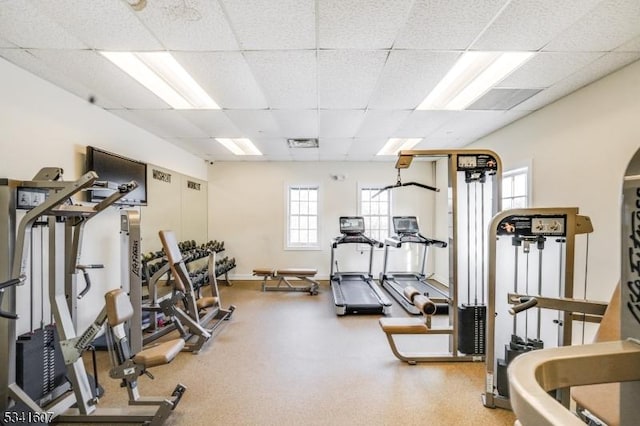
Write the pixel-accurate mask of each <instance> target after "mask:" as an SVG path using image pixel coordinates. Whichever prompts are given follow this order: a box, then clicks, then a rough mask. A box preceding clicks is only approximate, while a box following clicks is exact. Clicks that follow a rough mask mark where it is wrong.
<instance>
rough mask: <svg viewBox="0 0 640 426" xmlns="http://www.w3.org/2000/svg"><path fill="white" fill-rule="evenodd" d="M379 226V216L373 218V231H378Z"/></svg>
mask: <svg viewBox="0 0 640 426" xmlns="http://www.w3.org/2000/svg"><path fill="white" fill-rule="evenodd" d="M379 224H380V219H379V218H378V216H371V230H375V229H378V226H379Z"/></svg>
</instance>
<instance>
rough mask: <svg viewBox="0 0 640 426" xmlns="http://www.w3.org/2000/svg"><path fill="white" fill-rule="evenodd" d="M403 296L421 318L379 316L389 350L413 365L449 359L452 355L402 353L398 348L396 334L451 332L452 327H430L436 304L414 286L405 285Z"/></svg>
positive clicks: (451, 358)
mask: <svg viewBox="0 0 640 426" xmlns="http://www.w3.org/2000/svg"><path fill="white" fill-rule="evenodd" d="M404 296H405V297H406V298H407V300H409V301H411V303H412V304H413V305H414V306H415V307H416V308H418V310H419V311H420V313H421V314H422V315H423V316H422V318H380V319H379V320H378V321H379V323H380V327H381V328H382V331H384V332H385V334H386V335H387V340H388V341H389V346H391V352H393V354H394V355H395V356H396V358H398V359H399V360H401V361H405V362H407V363H409V364H411V365H415V364H416V362H420V361H435V360H439V361H451V360H454V359H455V358H453V357H441V356H437V355H436V356H434V355H428V354H420V353H403V352H400V350H399V349H398V347H397V345H396V342H395V340H394V339H393V336H394V335H397V334H405V335H407V334H451V333H452V330H453V329H452V328H451V327H450V326H449V327H438V328H433V327H431V316H432V315H433V314H435V313H436V310H437V306H436V304H435V303H434V302H433V301H432V300H431V299H429V298H428V297H427V296H425V295H423V294H421V293H420V291H418V290H417V289H416V288H415V287H412V286H407V287H405V289H404Z"/></svg>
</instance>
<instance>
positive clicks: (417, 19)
mask: <svg viewBox="0 0 640 426" xmlns="http://www.w3.org/2000/svg"><path fill="white" fill-rule="evenodd" d="M504 3H505V0H482V1H479V0H457V1H451V0H416V2H415V4H414V5H413V9H412V10H411V14H410V15H409V19H408V21H407V24H406V25H405V27H404V28H403V29H402V31H400V34H399V36H398V39H397V40H396V42H395V44H394V48H399V49H433V50H463V49H466V48H467V47H469V45H470V44H471V42H472V41H473V40H474V39H475V38H476V37H477V36H478V34H480V32H481V31H482V30H483V29H484V27H485V26H486V25H487V24H488V23H489V22H490V21H491V18H493V16H494V15H495V14H496V13H497V12H498V11H499V10H500V8H501V7H502V6H503V4H504Z"/></svg>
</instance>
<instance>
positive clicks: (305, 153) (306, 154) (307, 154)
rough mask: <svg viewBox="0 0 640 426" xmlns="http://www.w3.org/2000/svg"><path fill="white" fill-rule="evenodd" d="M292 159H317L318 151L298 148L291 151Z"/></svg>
mask: <svg viewBox="0 0 640 426" xmlns="http://www.w3.org/2000/svg"><path fill="white" fill-rule="evenodd" d="M291 159H292V160H293V161H319V160H320V151H319V150H317V149H298V150H293V151H292V152H291Z"/></svg>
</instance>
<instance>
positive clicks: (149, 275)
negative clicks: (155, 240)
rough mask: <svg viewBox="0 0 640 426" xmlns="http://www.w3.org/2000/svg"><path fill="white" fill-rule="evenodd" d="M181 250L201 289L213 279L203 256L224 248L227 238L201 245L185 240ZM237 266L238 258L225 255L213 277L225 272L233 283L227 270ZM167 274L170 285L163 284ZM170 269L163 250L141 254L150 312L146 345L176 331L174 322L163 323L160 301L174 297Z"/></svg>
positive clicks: (146, 305) (145, 300) (196, 286)
mask: <svg viewBox="0 0 640 426" xmlns="http://www.w3.org/2000/svg"><path fill="white" fill-rule="evenodd" d="M178 247H179V248H180V251H181V252H182V254H183V257H184V260H185V263H186V264H187V266H188V267H189V269H190V271H189V275H190V276H191V281H192V284H193V287H194V290H195V291H197V292H199V291H200V288H201V287H202V286H204V285H207V284H208V283H209V280H210V274H209V271H208V265H207V262H204V264H203V262H202V259H205V260H206V259H207V258H208V256H209V251H214V252H215V253H216V254H218V253H221V252H223V251H224V250H225V248H224V241H209V242H207V243H203V244H200V245H198V244H197V243H196V242H195V240H191V241H183V242H180V243H179V244H178ZM235 267H236V260H235V258H231V259H229V258H228V257H224V258H223V259H220V260H217V261H216V269H215V271H214V274H215V275H214V277H215V278H218V277H221V276H223V275H224V280H225V283H226V284H227V286H231V285H233V283H232V282H231V280H229V276H228V273H229V271H231V270H232V269H234V268H235ZM165 276H166V280H165V281H164V282H165V283H166V284H167V285H165V286H160V283H161V279H162V278H164V277H165ZM171 279H172V278H171V269H170V265H169V263H168V261H167V258H166V255H165V253H164V250H158V251H155V252H150V253H148V254H145V255H143V257H142V283H143V286H146V287H147V289H148V294H147V295H143V298H142V299H143V301H142V311H143V312H147V313H148V314H149V322H148V324H143V325H142V329H143V331H144V337H143V342H142V343H143V345H146V344H148V343H150V342H152V341H154V340H156V339H158V338H160V337H162V336H164V335H165V334H167V333H169V332H171V331H173V330H174V329H175V325H174V324H172V323H171V321H168V322H165V323H163V322H162V321H163V318H162V308H161V306H160V303H161V302H162V301H164V300H166V299H169V298H171V296H172V292H171V286H169V285H168V284H170V283H171ZM161 288H165V289H166V291H161V290H160V289H161Z"/></svg>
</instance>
